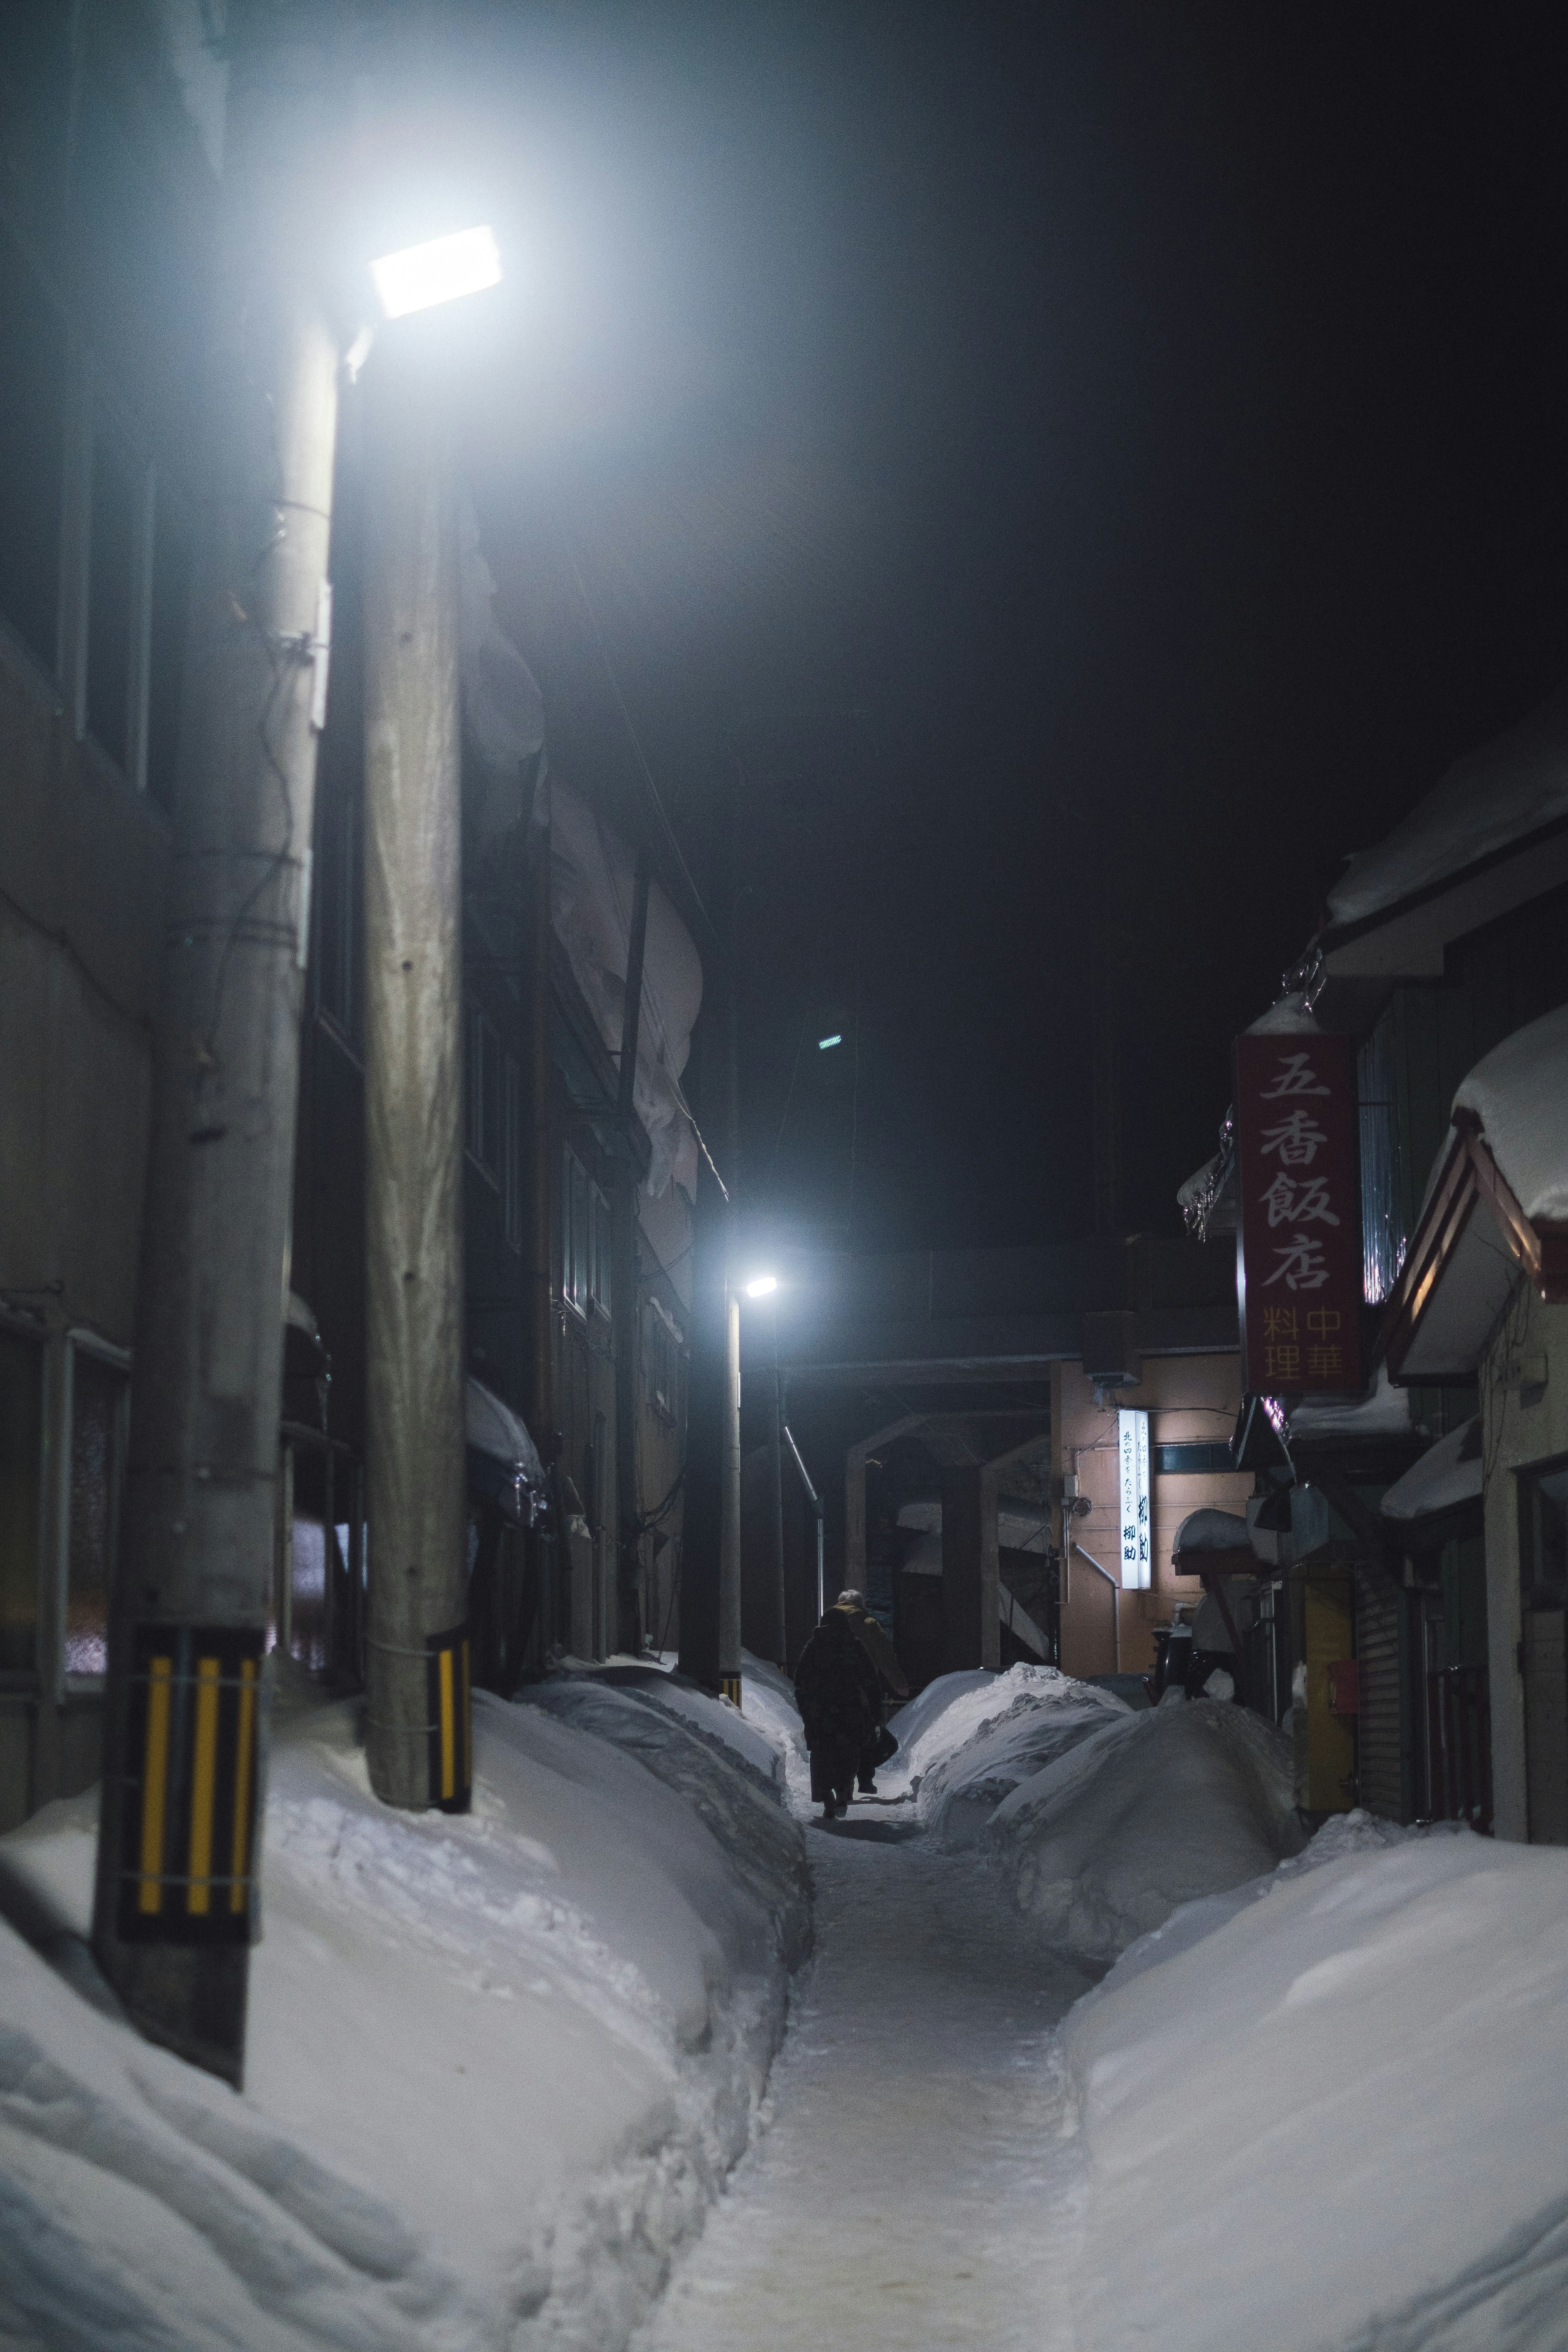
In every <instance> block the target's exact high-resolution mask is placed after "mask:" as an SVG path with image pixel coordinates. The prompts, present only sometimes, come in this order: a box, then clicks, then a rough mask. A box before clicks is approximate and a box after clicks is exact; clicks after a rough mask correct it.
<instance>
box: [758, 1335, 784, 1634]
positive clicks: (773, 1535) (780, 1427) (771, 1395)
mask: <svg viewBox="0 0 1568 2352" xmlns="http://www.w3.org/2000/svg"><path fill="white" fill-rule="evenodd" d="M769 1305H770V1308H771V1313H770V1318H769V1333H768V1336H769V1341H770V1345H769V1349H768V1372H767V1382H768V1387H767V1403H768V1433H767V1454H766V1463H767V1486H766V1489H765V1492H764V1494H763V1510H764V1513H765V1517H766V1521H767V1544H768V1550H767V1559H768V1592H769V1596H770V1599H771V1601H772V1603H773V1663H774V1664H775V1665H776V1666H777V1667H778V1669H779V1671H780V1673H781V1674H782V1673H784V1672H785V1671H786V1664H785V1659H786V1653H787V1651H788V1648H789V1610H788V1602H787V1597H786V1595H785V1591H784V1375H783V1373H782V1372H781V1371H780V1370H779V1308H778V1295H777V1293H776V1292H775V1293H774V1295H773V1298H772V1300H771V1301H770V1302H769Z"/></svg>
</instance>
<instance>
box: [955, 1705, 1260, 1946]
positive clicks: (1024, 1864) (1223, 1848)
mask: <svg viewBox="0 0 1568 2352" xmlns="http://www.w3.org/2000/svg"><path fill="white" fill-rule="evenodd" d="M985 1836H986V1843H987V1844H988V1845H989V1846H990V1847H991V1849H992V1850H993V1852H994V1853H995V1854H996V1855H997V1857H998V1859H999V1860H1000V1862H1001V1864H1002V1867H1003V1870H1004V1872H1005V1874H1006V1876H1007V1878H1008V1880H1009V1882H1010V1884H1011V1885H1012V1889H1013V1893H1014V1896H1015V1899H1016V1902H1017V1904H1018V1906H1019V1907H1020V1908H1021V1909H1022V1910H1024V1911H1026V1912H1027V1913H1029V1914H1030V1915H1031V1916H1033V1917H1034V1918H1035V1919H1036V1920H1037V1923H1038V1925H1039V1928H1040V1932H1041V1935H1042V1937H1044V1939H1045V1940H1046V1941H1047V1943H1049V1944H1050V1945H1051V1946H1052V1947H1053V1948H1055V1949H1057V1950H1059V1951H1064V1952H1067V1953H1068V1954H1070V1955H1071V1957H1072V1958H1074V1959H1076V1960H1078V1961H1079V1962H1081V1963H1085V1964H1088V1965H1091V1966H1096V1965H1097V1966H1100V1967H1109V1966H1110V1963H1111V1962H1112V1961H1113V1960H1115V1959H1116V1958H1117V1957H1118V1956H1119V1954H1121V1952H1122V1951H1124V1950H1125V1949H1126V1948H1127V1946H1128V1945H1129V1944H1131V1942H1132V1941H1133V1940H1134V1939H1135V1938H1136V1937H1140V1936H1143V1935H1147V1934H1148V1933H1149V1931H1150V1930H1151V1929H1152V1928H1154V1927H1162V1926H1163V1924H1164V1922H1165V1921H1166V1920H1167V1919H1168V1918H1169V1917H1170V1916H1171V1914H1172V1913H1173V1911H1174V1910H1175V1909H1176V1908H1177V1906H1178V1905H1180V1904H1183V1903H1190V1902H1193V1901H1194V1900H1196V1899H1197V1898H1198V1897H1199V1896H1201V1895H1213V1894H1217V1893H1219V1892H1221V1891H1222V1890H1224V1889H1226V1888H1227V1887H1233V1886H1237V1885H1240V1884H1241V1883H1242V1882H1243V1881H1245V1880H1247V1879H1249V1878H1253V1877H1256V1876H1257V1875H1258V1874H1259V1873H1260V1872H1262V1871H1265V1870H1271V1869H1272V1868H1273V1866H1274V1865H1275V1864H1276V1863H1278V1862H1279V1860H1280V1859H1281V1858H1282V1857H1284V1856H1286V1855H1289V1854H1293V1853H1297V1852H1299V1851H1300V1846H1301V1844H1302V1843H1303V1840H1302V1835H1301V1830H1300V1823H1299V1822H1298V1820H1297V1817H1296V1812H1295V1808H1294V1805H1293V1802H1292V1763H1291V1753H1290V1744H1289V1740H1288V1739H1286V1738H1285V1737H1284V1736H1283V1734H1282V1733H1280V1732H1278V1731H1276V1730H1274V1729H1273V1728H1272V1727H1271V1726H1269V1725H1268V1724H1267V1723H1265V1722H1264V1721H1263V1719H1262V1717H1260V1716H1256V1715H1254V1714H1252V1713H1251V1712H1250V1711H1249V1710H1248V1709H1247V1708H1246V1707H1241V1706H1226V1705H1222V1704H1219V1703H1217V1702H1215V1701H1214V1700H1211V1699H1193V1700H1185V1699H1183V1698H1180V1697H1179V1696H1177V1695H1176V1694H1174V1693H1167V1695H1166V1701H1165V1703H1164V1704H1163V1705H1161V1706H1157V1707H1152V1708H1148V1709H1145V1710H1143V1711H1142V1712H1141V1713H1139V1714H1136V1715H1134V1714H1132V1713H1131V1711H1127V1712H1124V1713H1123V1714H1122V1715H1121V1717H1118V1718H1116V1719H1113V1720H1110V1721H1108V1722H1107V1723H1106V1724H1105V1725H1104V1727H1103V1728H1101V1729H1100V1730H1097V1731H1095V1732H1093V1733H1091V1735H1090V1736H1089V1738H1087V1739H1085V1740H1083V1741H1081V1742H1080V1743H1079V1745H1077V1746H1076V1747H1074V1748H1071V1749H1070V1750H1069V1752H1068V1753H1067V1754H1065V1755H1063V1756H1061V1757H1059V1758H1058V1759H1057V1760H1056V1761H1055V1762H1054V1763H1051V1764H1048V1765H1047V1767H1046V1769H1044V1770H1043V1771H1041V1772H1038V1773H1037V1774H1036V1775H1035V1777H1034V1778H1033V1779H1032V1780H1025V1781H1023V1782H1021V1783H1020V1785H1019V1786H1018V1787H1017V1788H1016V1789H1015V1790H1013V1792H1012V1794H1011V1795H1010V1796H1008V1797H1005V1798H1004V1799H1003V1801H1002V1802H1001V1803H1000V1804H999V1805H998V1806H997V1808H996V1810H995V1811H994V1813H993V1815H992V1816H991V1820H990V1822H989V1823H988V1825H987V1828H986V1832H985Z"/></svg>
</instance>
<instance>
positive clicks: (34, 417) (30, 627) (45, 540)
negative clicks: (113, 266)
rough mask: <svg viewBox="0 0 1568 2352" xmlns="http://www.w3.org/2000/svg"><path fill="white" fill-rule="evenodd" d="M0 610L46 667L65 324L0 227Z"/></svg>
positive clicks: (54, 586) (53, 656)
mask: <svg viewBox="0 0 1568 2352" xmlns="http://www.w3.org/2000/svg"><path fill="white" fill-rule="evenodd" d="M0 320H4V322H5V323H4V329H3V331H0V613H3V614H5V618H6V620H7V621H9V623H10V624H11V626H12V627H13V628H14V629H15V630H16V634H17V635H18V636H19V637H20V638H21V639H22V642H23V643H24V645H26V647H27V648H28V650H29V652H31V653H34V654H36V655H37V657H38V659H39V660H40V661H41V662H42V663H43V665H44V667H45V668H46V669H49V670H52V669H53V668H54V667H55V665H56V661H57V658H58V646H57V642H56V639H57V628H58V608H59V593H60V495H61V486H62V482H63V478H64V466H65V443H64V437H63V436H64V417H65V411H66V341H65V331H64V329H63V328H62V327H61V325H60V322H59V320H58V318H57V317H56V315H55V313H54V310H52V309H51V307H50V305H49V303H48V302H47V300H46V299H45V296H44V293H43V289H42V288H41V287H40V286H39V285H38V282H37V279H36V278H34V276H33V274H32V271H31V270H30V269H29V268H27V266H26V262H25V261H24V260H23V259H22V257H21V255H20V254H19V253H18V252H17V251H16V247H15V246H14V245H13V244H12V243H11V240H10V238H9V237H7V236H5V235H3V234H0Z"/></svg>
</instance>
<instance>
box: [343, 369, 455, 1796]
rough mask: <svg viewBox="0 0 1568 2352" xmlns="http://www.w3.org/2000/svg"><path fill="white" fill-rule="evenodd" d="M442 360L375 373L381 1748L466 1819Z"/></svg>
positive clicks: (379, 1768)
mask: <svg viewBox="0 0 1568 2352" xmlns="http://www.w3.org/2000/svg"><path fill="white" fill-rule="evenodd" d="M430 357H431V355H430V353H429V352H428V351H427V350H426V348H425V346H424V345H423V343H422V342H420V341H416V342H415V343H414V344H413V346H412V348H410V347H408V346H406V345H405V346H404V347H402V348H397V347H394V348H391V349H384V350H383V351H382V352H378V354H377V356H376V360H375V362H374V365H373V368H372V369H371V370H370V371H368V372H367V374H366V379H365V384H366V391H367V394H368V396H369V415H368V419H367V424H368V432H367V437H366V447H367V466H368V480H367V484H366V496H365V513H366V517H367V525H366V546H365V615H364V635H365V824H364V917H365V1010H364V1037H365V1055H364V1063H365V1070H364V1097H365V1244H366V1255H367V1267H366V1286H365V1325H366V1332H365V1338H366V1363H365V1518H366V1543H367V1547H368V1558H369V1572H370V1614H369V1641H368V1655H367V1670H366V1679H367V1682H368V1685H369V1709H368V1738H367V1742H366V1746H367V1751H368V1757H369V1764H370V1777H371V1785H372V1787H373V1788H374V1790H375V1792H376V1794H377V1796H379V1797H380V1798H382V1799H383V1801H384V1802H385V1803H387V1804H391V1805H405V1806H410V1807H415V1808H417V1807H422V1806H426V1805H439V1806H441V1807H443V1808H444V1809H445V1810H446V1811H464V1810H466V1808H467V1806H468V1794H469V1788H470V1784H471V1780H472V1768H471V1760H470V1757H471V1740H470V1717H469V1705H468V1675H469V1662H468V1633H467V1629H466V1625H465V1622H464V1620H465V1616H466V1612H467V1593H466V1570H467V1549H466V1548H467V1505H466V1500H465V1468H464V1434H463V1234H462V1197H463V1195H462V1178H463V1141H462V1102H463V1049H462V1048H463V1041H462V1009H463V968H462V875H461V848H462V843H461V803H460V795H459V772H458V761H459V752H460V740H461V739H460V723H459V716H458V531H457V501H456V497H455V481H454V472H453V453H452V447H451V439H450V435H449V431H448V429H447V425H446V424H445V422H444V414H443V413H444V411H445V409H446V407H447V397H446V387H445V384H444V382H443V380H442V377H441V375H440V373H439V372H438V371H435V370H433V369H430V367H429V361H430ZM421 360H424V361H425V362H426V371H425V372H422V371H421V368H420V364H419V363H420V362H421Z"/></svg>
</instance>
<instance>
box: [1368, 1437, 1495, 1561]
mask: <svg viewBox="0 0 1568 2352" xmlns="http://www.w3.org/2000/svg"><path fill="white" fill-rule="evenodd" d="M1481 1467H1482V1465H1481V1423H1480V1416H1479V1414H1474V1415H1472V1417H1471V1418H1470V1419H1469V1420H1468V1421H1467V1422H1465V1423H1462V1425H1461V1426H1460V1427H1459V1428H1458V1429H1456V1430H1451V1431H1450V1432H1449V1433H1448V1435H1447V1437H1440V1438H1439V1439H1438V1440H1437V1443H1436V1445H1434V1446H1431V1447H1429V1448H1428V1449H1427V1451H1426V1453H1425V1454H1423V1455H1422V1456H1421V1459H1420V1461H1419V1462H1416V1463H1413V1464H1412V1465H1411V1467H1410V1468H1409V1469H1408V1470H1407V1471H1406V1472H1405V1475H1404V1477H1403V1478H1396V1479H1395V1480H1394V1484H1393V1486H1390V1488H1389V1489H1388V1491H1387V1493H1386V1494H1385V1495H1384V1498H1383V1516H1384V1518H1385V1519H1392V1520H1394V1522H1395V1523H1396V1524H1397V1526H1398V1528H1399V1529H1400V1531H1401V1532H1405V1531H1407V1530H1409V1529H1411V1528H1414V1526H1415V1523H1416V1522H1417V1521H1418V1520H1421V1519H1425V1518H1429V1517H1432V1516H1433V1514H1434V1513H1436V1512H1447V1511H1452V1510H1457V1509H1458V1508H1459V1507H1461V1506H1462V1505H1464V1504H1466V1503H1479V1501H1480V1499H1481Z"/></svg>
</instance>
